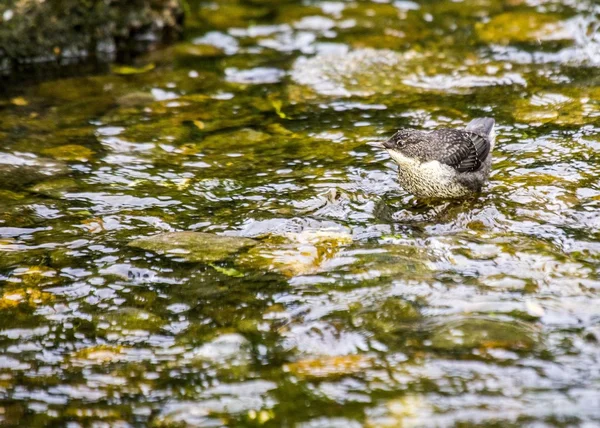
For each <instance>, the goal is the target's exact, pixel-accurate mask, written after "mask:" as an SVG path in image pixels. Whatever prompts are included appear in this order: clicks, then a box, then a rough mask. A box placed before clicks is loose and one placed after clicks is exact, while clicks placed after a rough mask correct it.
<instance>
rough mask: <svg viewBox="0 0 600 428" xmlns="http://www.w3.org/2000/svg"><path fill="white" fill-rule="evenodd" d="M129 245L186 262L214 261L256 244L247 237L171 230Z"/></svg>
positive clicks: (137, 240)
mask: <svg viewBox="0 0 600 428" xmlns="http://www.w3.org/2000/svg"><path fill="white" fill-rule="evenodd" d="M128 245H129V246H131V247H136V248H141V249H143V250H150V251H154V252H157V253H159V254H166V255H171V256H172V257H176V258H181V259H183V260H185V261H188V262H214V261H219V260H223V259H226V258H227V257H229V256H231V255H232V254H234V253H237V252H239V251H240V250H242V249H244V248H247V247H252V246H254V245H256V242H255V241H254V240H251V239H247V238H236V237H229V236H219V235H213V234H209V233H200V232H172V233H166V234H162V235H156V236H151V237H147V238H140V239H136V240H134V241H132V242H130V243H129V244H128Z"/></svg>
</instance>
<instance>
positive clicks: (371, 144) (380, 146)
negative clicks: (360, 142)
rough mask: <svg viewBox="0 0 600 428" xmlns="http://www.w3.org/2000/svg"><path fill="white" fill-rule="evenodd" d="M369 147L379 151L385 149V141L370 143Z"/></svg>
mask: <svg viewBox="0 0 600 428" xmlns="http://www.w3.org/2000/svg"><path fill="white" fill-rule="evenodd" d="M367 144H368V145H369V146H373V147H377V148H378V149H384V148H385V146H384V144H385V141H369V142H368V143H367Z"/></svg>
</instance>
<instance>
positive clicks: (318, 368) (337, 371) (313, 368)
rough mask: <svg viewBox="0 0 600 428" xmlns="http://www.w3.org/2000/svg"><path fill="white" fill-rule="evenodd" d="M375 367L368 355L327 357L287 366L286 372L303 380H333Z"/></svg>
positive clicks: (285, 367) (300, 361)
mask: <svg viewBox="0 0 600 428" xmlns="http://www.w3.org/2000/svg"><path fill="white" fill-rule="evenodd" d="M372 365H373V357H370V356H367V355H361V354H358V355H338V356H325V357H321V358H316V359H307V360H299V361H296V362H294V363H290V364H286V365H285V366H284V370H285V371H287V372H290V373H292V374H293V375H295V376H298V377H301V378H332V377H341V376H349V375H352V374H355V373H361V372H364V371H365V370H366V369H368V368H370V367H371V366H372Z"/></svg>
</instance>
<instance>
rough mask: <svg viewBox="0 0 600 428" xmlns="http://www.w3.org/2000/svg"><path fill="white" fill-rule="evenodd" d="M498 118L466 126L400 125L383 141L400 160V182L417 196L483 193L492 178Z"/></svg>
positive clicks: (445, 196) (459, 195)
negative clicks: (427, 128) (426, 127)
mask: <svg viewBox="0 0 600 428" xmlns="http://www.w3.org/2000/svg"><path fill="white" fill-rule="evenodd" d="M494 127H495V121H494V119H492V118H489V117H480V118H476V119H473V120H472V121H471V122H469V123H468V124H467V126H466V127H465V129H450V128H442V129H437V130H434V131H431V132H426V131H419V130H416V129H400V130H399V131H397V132H396V133H395V134H394V135H393V136H392V137H391V138H389V139H388V140H387V141H385V142H384V143H383V147H384V148H385V149H386V150H387V152H388V153H389V155H390V156H391V158H392V159H393V160H394V161H395V162H396V163H397V164H398V181H399V183H400V185H401V186H402V187H403V188H404V190H406V191H407V192H409V193H412V194H413V195H414V196H416V197H417V198H424V199H438V198H441V199H452V198H462V197H467V196H471V195H475V194H477V193H479V192H480V191H481V189H482V187H483V185H484V184H485V182H486V181H487V179H488V178H489V175H490V171H491V168H492V151H493V149H494V145H495V142H496V133H495V130H494Z"/></svg>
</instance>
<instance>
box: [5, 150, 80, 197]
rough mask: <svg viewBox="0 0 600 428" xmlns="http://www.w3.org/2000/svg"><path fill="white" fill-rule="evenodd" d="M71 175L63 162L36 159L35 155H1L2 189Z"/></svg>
mask: <svg viewBox="0 0 600 428" xmlns="http://www.w3.org/2000/svg"><path fill="white" fill-rule="evenodd" d="M68 173H69V168H68V167H67V165H65V164H64V163H63V162H61V161H57V160H51V159H46V158H40V157H36V156H35V155H33V154H19V155H14V154H9V153H0V187H3V188H6V189H11V190H12V189H15V188H20V187H23V186H26V185H28V184H31V183H35V182H38V181H42V180H44V179H47V178H49V177H60V176H62V175H66V174H68Z"/></svg>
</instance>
